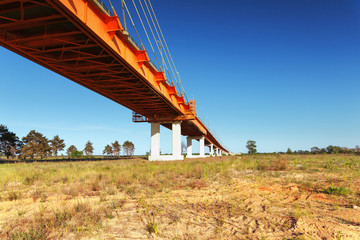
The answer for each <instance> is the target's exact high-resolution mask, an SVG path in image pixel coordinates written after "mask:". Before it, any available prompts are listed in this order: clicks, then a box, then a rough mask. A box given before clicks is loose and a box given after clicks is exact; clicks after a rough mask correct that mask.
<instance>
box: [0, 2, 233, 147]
mask: <svg viewBox="0 0 360 240" xmlns="http://www.w3.org/2000/svg"><path fill="white" fill-rule="evenodd" d="M0 45H2V46H3V47H5V48H7V49H9V50H11V51H13V52H16V53H18V54H20V55H22V56H24V57H26V58H28V59H30V60H31V61H34V62H36V63H38V64H40V65H42V66H44V67H46V68H48V69H50V70H52V71H54V72H56V73H58V74H60V75H62V76H64V77H66V78H68V79H70V80H72V81H74V82H76V83H78V84H80V85H82V86H84V87H86V88H89V89H91V90H93V91H95V92H97V93H99V94H101V95H103V96H105V97H107V98H109V99H111V100H113V101H115V102H117V103H119V104H121V105H123V106H125V107H127V108H129V109H131V110H133V111H135V112H136V113H139V114H141V115H143V116H145V117H146V118H148V119H157V118H158V117H164V116H165V117H166V118H168V119H169V120H182V134H183V135H190V136H199V135H205V137H206V140H207V143H213V144H214V145H215V146H217V147H219V148H221V149H223V150H224V151H226V150H225V149H224V148H223V147H222V146H221V145H220V144H219V143H218V141H217V140H216V139H215V138H214V137H213V135H212V134H211V133H210V132H209V131H208V130H207V129H206V127H205V125H204V124H203V123H202V122H201V121H200V120H199V119H198V118H197V117H196V115H195V112H193V109H192V108H191V106H190V105H189V104H188V103H186V102H185V101H184V98H183V97H182V96H180V95H179V94H178V92H177V91H176V88H175V87H174V86H172V85H171V84H169V83H168V82H167V81H166V79H165V76H164V74H163V73H162V72H161V71H158V70H157V69H156V68H155V67H154V66H153V65H152V64H151V63H150V61H149V59H148V57H147V55H146V52H145V51H142V49H139V47H138V46H136V44H134V43H133V42H132V41H131V39H129V37H128V36H127V35H125V34H123V33H122V26H121V24H120V22H119V20H118V18H117V17H116V16H115V17H114V16H110V15H109V14H107V13H106V12H105V11H103V10H101V8H99V7H98V6H97V2H94V1H92V0H0ZM163 125H164V126H165V127H168V128H171V127H170V125H168V124H166V123H164V124H163Z"/></svg>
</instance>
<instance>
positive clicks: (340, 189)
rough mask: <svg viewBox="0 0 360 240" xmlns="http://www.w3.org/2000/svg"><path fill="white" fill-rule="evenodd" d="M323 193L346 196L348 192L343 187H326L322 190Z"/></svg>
mask: <svg viewBox="0 0 360 240" xmlns="http://www.w3.org/2000/svg"><path fill="white" fill-rule="evenodd" d="M324 193H326V194H333V195H337V196H346V195H348V193H349V190H348V189H346V188H344V187H333V186H331V187H328V188H327V189H325V190H324Z"/></svg>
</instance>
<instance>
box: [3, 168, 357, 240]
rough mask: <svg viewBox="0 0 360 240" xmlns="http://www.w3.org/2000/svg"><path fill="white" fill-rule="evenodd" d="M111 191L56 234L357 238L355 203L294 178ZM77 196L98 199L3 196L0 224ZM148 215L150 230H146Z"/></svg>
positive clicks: (238, 179) (5, 226)
mask: <svg viewBox="0 0 360 240" xmlns="http://www.w3.org/2000/svg"><path fill="white" fill-rule="evenodd" d="M250 174H251V173H250ZM110 198H113V199H124V200H125V201H124V205H123V206H121V207H119V208H117V209H115V210H114V218H113V219H106V220H105V221H104V222H103V224H102V226H101V227H100V228H97V229H94V230H93V231H91V234H90V235H85V236H82V235H81V234H80V235H76V234H75V235H74V233H72V232H64V233H63V234H62V235H61V238H62V239H74V238H78V239H314V240H316V239H319V240H324V239H354V240H355V239H360V224H359V222H360V208H358V207H356V206H349V205H347V203H346V202H344V201H342V199H341V198H339V197H336V196H329V195H326V194H323V193H313V192H307V191H301V190H300V188H299V186H297V185H295V184H289V185H287V186H282V185H276V184H274V185H266V184H264V185H262V184H258V183H256V182H254V181H252V180H249V179H247V180H246V179H244V178H242V177H241V176H237V177H235V178H233V179H232V180H231V181H229V183H228V184H226V185H225V184H223V183H222V184H221V183H219V182H212V183H211V185H208V184H207V183H204V182H201V181H200V180H199V182H195V183H194V187H193V188H189V187H184V188H183V189H177V190H171V191H168V192H167V191H162V192H157V193H152V194H149V195H144V196H137V197H130V196H128V195H126V194H124V193H119V194H116V195H113V196H110ZM79 201H82V202H87V203H89V204H90V205H91V206H93V207H94V208H97V207H98V206H99V202H100V199H99V196H87V197H77V198H71V199H69V198H68V197H66V196H59V197H49V198H48V199H47V201H45V202H40V201H35V202H34V200H33V199H31V198H28V199H20V200H16V201H4V202H1V204H0V232H1V233H3V234H4V231H5V230H9V229H8V226H10V225H11V224H14V221H18V219H20V218H21V219H31V218H32V216H33V214H34V213H36V212H37V211H39V209H40V208H45V209H47V210H48V211H52V210H54V209H59V208H60V209H61V208H66V207H67V206H69V205H71V204H74V203H76V202H79ZM151 223H153V225H155V226H156V233H150V231H149V230H148V227H147V226H148V225H149V224H151ZM9 224H10V225H9ZM2 236H4V237H5V236H6V235H2ZM5 238H6V237H5ZM54 238H55V237H54Z"/></svg>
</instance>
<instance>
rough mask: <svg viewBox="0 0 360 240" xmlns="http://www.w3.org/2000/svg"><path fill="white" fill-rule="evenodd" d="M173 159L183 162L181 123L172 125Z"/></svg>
mask: <svg viewBox="0 0 360 240" xmlns="http://www.w3.org/2000/svg"><path fill="white" fill-rule="evenodd" d="M172 157H173V159H174V160H180V159H181V160H183V159H184V156H182V155H181V122H174V123H173V124H172Z"/></svg>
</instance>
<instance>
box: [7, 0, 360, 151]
mask: <svg viewBox="0 0 360 240" xmlns="http://www.w3.org/2000/svg"><path fill="white" fill-rule="evenodd" d="M119 2H120V1H117V2H115V3H114V5H115V7H116V9H117V10H118V13H119V12H120V8H119ZM127 3H128V5H129V6H130V4H131V2H130V1H127ZM152 3H153V6H154V8H155V11H156V13H157V17H158V20H159V22H160V24H161V26H162V29H163V32H164V35H165V37H166V40H167V43H168V45H169V48H170V50H171V53H172V55H173V58H174V60H175V63H176V67H177V69H178V71H179V72H180V75H181V79H182V83H183V85H184V88H185V91H186V94H187V96H188V97H189V98H195V100H196V105H197V110H198V114H199V116H200V117H201V118H202V119H203V120H204V122H205V123H206V125H207V126H208V127H209V128H210V129H211V130H212V131H213V132H214V133H215V134H216V136H217V137H218V138H219V139H220V141H221V142H222V143H223V144H224V145H225V146H226V147H227V148H228V149H229V150H230V151H232V152H245V151H246V148H245V145H246V141H247V140H249V139H251V140H255V141H257V145H258V151H260V152H273V151H286V149H287V148H288V147H290V148H291V149H292V150H297V149H310V148H311V147H313V146H318V147H326V146H327V145H330V144H332V145H340V146H347V147H354V146H355V145H360V124H359V123H360V112H359V110H358V109H359V104H360V94H359V89H360V81H359V77H360V4H359V1H356V0H342V1H338V0H271V1H269V0H223V1H215V0H197V1H190V0H182V1H165V0H152ZM137 27H138V28H140V26H137ZM142 40H143V42H144V43H145V42H146V41H145V40H146V39H145V38H143V37H142ZM145 46H146V45H145ZM146 48H147V49H148V50H149V49H150V48H149V47H146ZM0 66H1V67H0V68H1V73H0V74H1V75H0V86H1V93H0V108H1V110H2V111H1V113H0V123H3V124H5V125H7V126H8V128H9V129H10V130H11V131H14V132H15V133H17V135H18V136H20V137H23V136H25V135H26V134H27V133H28V132H29V131H30V130H32V129H35V130H37V131H39V132H41V133H43V134H44V135H45V136H47V137H48V138H52V137H53V136H54V135H56V134H58V135H59V136H60V137H61V138H64V139H65V142H66V144H67V146H70V145H71V144H74V145H75V146H77V147H78V149H83V148H84V145H85V143H86V141H87V140H90V141H92V142H93V143H94V147H95V153H96V154H100V153H102V150H103V149H104V146H105V145H106V144H108V143H110V142H113V141H114V140H119V141H120V142H123V141H125V140H130V141H133V142H134V144H135V148H136V152H135V153H136V154H144V153H145V152H146V151H149V149H150V125H149V124H147V123H133V122H132V121H131V111H130V110H128V109H126V108H124V107H122V106H120V105H118V104H116V103H114V102H112V101H110V100H108V99H106V98H104V97H102V96H100V95H98V94H96V93H93V92H91V91H90V90H88V89H86V88H84V87H81V86H79V85H78V84H76V83H73V82H71V81H70V80H67V79H65V78H63V77H61V76H59V75H57V74H55V73H52V72H51V71H49V70H47V69H44V68H43V67H40V66H38V65H36V64H35V63H32V62H30V61H28V60H26V59H24V58H22V57H20V56H18V55H16V54H14V53H11V52H9V51H8V50H6V49H4V48H0ZM161 130H162V132H161V134H162V135H161V149H162V152H163V153H164V152H171V144H170V143H171V132H170V131H169V130H167V129H161ZM195 148H197V147H195Z"/></svg>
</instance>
